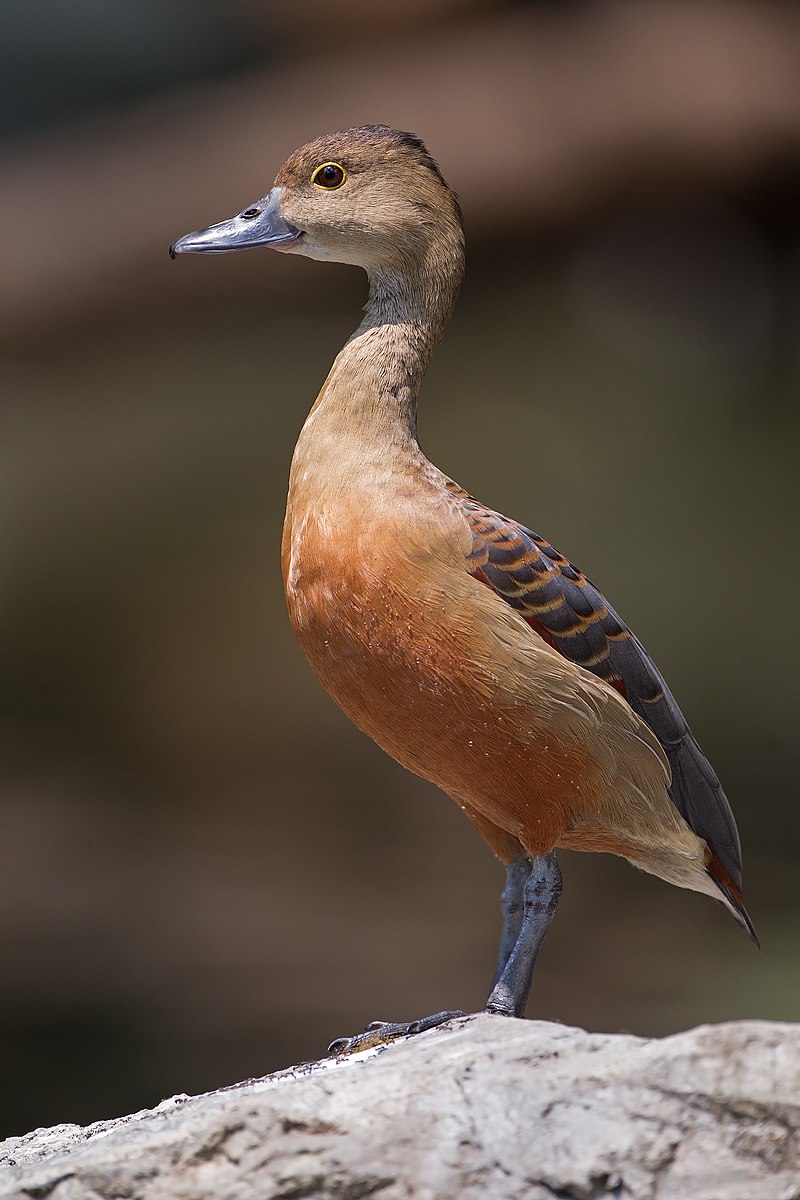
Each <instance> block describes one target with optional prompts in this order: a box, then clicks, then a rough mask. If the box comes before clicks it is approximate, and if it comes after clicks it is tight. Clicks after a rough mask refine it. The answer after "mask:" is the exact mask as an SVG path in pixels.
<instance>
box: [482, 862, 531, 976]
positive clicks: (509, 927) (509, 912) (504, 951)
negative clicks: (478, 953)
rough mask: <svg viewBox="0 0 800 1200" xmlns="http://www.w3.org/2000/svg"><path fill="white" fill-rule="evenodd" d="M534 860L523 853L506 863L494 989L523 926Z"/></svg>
mask: <svg viewBox="0 0 800 1200" xmlns="http://www.w3.org/2000/svg"><path fill="white" fill-rule="evenodd" d="M532 865H533V864H532V860H531V857H530V855H528V854H523V855H521V857H520V858H515V859H514V861H513V862H510V863H506V883H505V887H504V888H503V890H502V892H501V893H500V910H501V912H502V914H503V932H502V934H501V935H500V950H499V952H498V955H497V966H496V967H495V971H494V976H493V978H492V987H491V989H490V990H493V989H494V986H495V984H496V983H497V981H498V979H499V978H500V976H501V975H502V974H503V971H504V970H505V966H506V963H507V962H508V960H509V959H510V958H511V954H512V951H513V949H514V947H515V946H516V944H517V939H518V938H519V931H520V929H521V927H522V914H523V909H524V889H525V884H526V882H527V879H528V876H529V875H530V873H531V867H532Z"/></svg>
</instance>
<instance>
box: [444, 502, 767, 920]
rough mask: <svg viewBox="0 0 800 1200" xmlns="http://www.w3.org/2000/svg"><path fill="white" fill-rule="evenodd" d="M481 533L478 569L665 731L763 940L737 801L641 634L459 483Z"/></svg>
mask: <svg viewBox="0 0 800 1200" xmlns="http://www.w3.org/2000/svg"><path fill="white" fill-rule="evenodd" d="M451 490H452V492H453V493H454V495H456V496H457V498H458V500H459V502H460V506H461V510H462V512H463V513H464V516H465V517H466V519H467V522H468V523H469V526H470V529H471V531H472V537H473V549H472V555H471V569H472V573H473V574H474V575H475V576H476V577H477V578H479V579H480V580H481V581H482V582H484V583H486V584H488V585H489V586H490V587H491V588H493V589H494V591H495V592H497V594H498V595H499V596H501V597H502V598H503V599H504V600H505V601H506V602H507V603H508V604H510V605H511V607H512V608H514V609H516V610H517V612H518V613H519V614H520V616H522V617H523V618H524V619H525V620H526V621H527V622H528V623H529V624H530V625H531V626H532V628H533V629H535V630H536V632H537V633H539V634H540V636H542V637H543V638H544V639H545V640H546V641H547V642H548V643H549V644H550V645H551V646H553V647H554V648H555V649H557V650H558V651H559V652H560V653H561V654H563V655H564V657H565V658H568V659H570V660H571V661H572V662H574V663H577V664H578V665H579V666H581V667H584V668H585V669H586V670H587V671H591V672H592V674H594V675H598V676H599V677H600V678H601V679H604V680H606V682H608V683H609V684H611V685H612V686H613V687H615V688H617V690H618V691H619V692H620V693H621V694H622V696H623V697H624V698H625V699H626V700H627V702H628V704H630V706H631V708H632V709H633V711H634V712H635V713H636V714H637V715H638V716H639V717H641V718H642V720H643V721H644V722H645V723H646V724H647V725H649V727H650V729H652V731H653V733H654V734H655V735H656V737H657V738H658V740H659V742H660V743H661V745H662V747H663V748H664V752H665V754H666V756H667V759H668V760H669V765H670V768H671V770H672V784H671V786H670V796H671V798H672V801H673V803H674V804H675V807H676V808H677V809H678V811H679V812H680V814H681V815H682V816H683V818H684V820H685V821H686V822H687V824H688V825H689V826H690V827H691V829H693V830H694V832H695V833H696V834H698V836H699V837H701V838H703V840H704V841H705V842H706V844H707V846H708V848H709V851H710V853H711V858H710V860H709V863H708V871H709V874H710V875H711V876H712V878H713V879H714V881H715V883H716V884H717V885H718V887H719V888H720V890H721V891H722V892H723V893H724V894H725V896H726V897H727V898H728V900H729V901H730V902H731V904H733V906H734V908H735V909H736V910H737V912H738V913H739V914H740V916H741V918H742V921H743V923H744V925H745V926H746V928H747V930H748V932H749V933H750V935H751V937H752V938H753V940H754V941H757V938H756V935H755V931H754V929H753V925H752V922H751V921H750V918H749V916H748V914H747V911H746V909H745V907H744V903H743V901H742V896H741V887H742V856H741V846H740V843H739V834H738V831H737V829H736V822H735V820H734V817H733V813H732V812H731V807H730V805H729V803H728V800H727V798H726V796H725V793H724V792H723V790H722V786H721V784H720V782H719V779H718V778H717V776H716V774H715V773H714V770H713V768H712V767H711V764H710V763H709V762H708V759H707V758H706V757H705V755H704V754H703V752H702V750H701V749H700V747H699V745H698V744H697V741H696V739H695V737H694V735H693V734H692V732H691V730H690V729H689V726H688V725H687V723H686V720H685V718H684V716H683V714H682V712H681V710H680V709H679V708H678V705H677V702H676V701H675V698H674V696H673V695H672V693H671V692H670V690H669V688H668V687H667V685H666V683H665V681H664V678H663V676H662V675H661V674H660V672H659V671H658V669H657V667H656V666H655V664H654V662H653V660H652V659H651V658H650V655H649V654H648V653H647V651H646V650H645V648H644V646H643V645H642V643H641V642H640V641H639V639H638V638H637V637H636V636H635V635H634V634H633V633H632V632H631V630H630V629H629V628H628V627H627V625H625V623H624V622H623V621H622V620H621V618H620V617H619V615H618V614H617V613H616V612H615V611H614V609H613V608H612V607H611V605H610V604H609V603H608V601H607V600H606V599H605V598H604V597H603V595H602V594H601V593H600V592H599V591H598V590H597V588H596V587H595V586H594V584H592V583H591V581H590V580H589V579H587V578H586V576H585V575H584V574H583V572H581V571H579V570H578V569H577V567H575V566H573V565H572V563H570V562H568V561H567V559H566V558H564V556H563V555H562V554H559V552H558V551H557V550H556V549H554V547H553V546H551V545H550V543H549V542H546V541H545V540H544V538H540V537H538V536H537V535H536V534H535V533H533V532H532V531H531V530H530V529H526V528H525V527H524V526H523V525H519V524H518V523H517V522H516V521H510V520H509V519H508V518H507V517H504V516H502V515H501V514H500V513H496V512H493V511H492V510H491V509H487V508H484V507H483V505H481V504H479V503H478V501H476V500H474V499H473V498H472V497H471V496H469V495H468V494H467V493H466V492H462V491H461V489H460V488H457V486H456V485H455V484H454V485H452V489H451Z"/></svg>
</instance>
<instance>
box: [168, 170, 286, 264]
mask: <svg viewBox="0 0 800 1200" xmlns="http://www.w3.org/2000/svg"><path fill="white" fill-rule="evenodd" d="M281 192H282V188H277V187H276V188H273V189H272V191H271V192H270V193H269V194H268V195H266V196H264V197H263V199H261V200H257V201H256V203H255V204H253V205H251V207H250V208H246V209H245V210H244V211H243V212H241V213H239V215H238V216H236V217H231V218H230V220H228V221H220V222H219V224H218V225H209V226H208V228H207V229H198V230H196V231H195V232H194V233H187V234H186V235H185V236H184V237H182V238H178V240H177V242H173V243H172V245H171V246H170V248H169V256H170V258H175V257H177V255H178V254H229V253H230V252H231V251H233V250H247V249H249V248H250V247H251V246H272V247H274V248H276V249H277V248H279V247H281V246H284V247H288V246H291V245H293V244H294V243H295V242H297V241H299V240H300V238H301V237H302V236H303V235H302V233H301V232H300V230H299V229H295V227H294V225H290V224H289V222H288V221H286V220H284V218H283V217H282V216H281Z"/></svg>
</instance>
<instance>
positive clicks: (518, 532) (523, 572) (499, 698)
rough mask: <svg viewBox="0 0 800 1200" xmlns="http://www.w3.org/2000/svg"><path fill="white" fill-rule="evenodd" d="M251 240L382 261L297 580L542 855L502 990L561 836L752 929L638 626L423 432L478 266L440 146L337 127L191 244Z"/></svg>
mask: <svg viewBox="0 0 800 1200" xmlns="http://www.w3.org/2000/svg"><path fill="white" fill-rule="evenodd" d="M249 244H272V245H274V246H275V247H276V248H279V249H282V250H284V251H285V252H290V253H300V254H305V255H307V256H310V257H312V258H319V259H326V258H329V259H335V260H337V261H341V262H348V263H353V264H356V265H359V266H361V267H363V268H364V269H365V270H366V271H367V274H368V276H369V281H370V295H369V301H368V303H367V306H366V310H365V317H364V320H363V321H362V323H361V325H360V326H359V328H358V329H357V330H356V332H355V333H354V334H353V336H352V337H351V338H350V339H349V341H348V342H347V344H346V345H345V346H344V348H343V349H342V351H341V353H340V354H339V355H338V357H337V359H336V361H335V362H334V364H333V367H332V369H331V371H330V374H329V375H328V378H327V379H326V380H325V383H324V384H323V386H322V389H321V391H320V393H319V396H318V397H317V400H316V403H315V404H314V406H313V408H312V410H311V412H310V414H309V416H308V419H307V421H306V423H305V425H304V427H303V430H302V432H301V434H300V437H299V440H298V443H297V447H296V450H295V454H294V458H293V461H292V468H291V475H290V482H289V497H288V503H287V510H286V521H285V526H284V534H283V549H282V559H283V573H284V580H285V586H286V599H287V604H288V608H289V615H290V619H291V622H292V625H293V627H294V630H295V633H296V635H297V638H298V641H299V642H300V645H301V646H302V648H303V650H304V652H305V654H306V656H307V657H308V659H309V662H310V663H311V665H312V667H313V668H314V670H315V671H316V673H317V675H318V676H319V678H320V680H321V682H322V683H323V685H324V686H325V687H326V688H327V690H328V691H329V692H330V694H331V695H332V696H333V697H334V698H335V699H336V701H337V702H338V703H339V704H340V705H341V707H342V708H343V709H344V711H345V712H346V713H347V714H348V715H349V716H350V717H351V719H352V720H353V721H354V722H355V723H356V725H358V726H359V728H360V729H363V730H364V731H365V732H366V733H368V734H369V735H370V736H371V737H372V738H374V740H375V741H376V742H377V743H378V744H379V745H381V746H382V747H383V748H384V749H385V750H386V751H387V752H388V753H389V754H391V755H392V756H393V757H394V758H396V759H397V760H398V762H400V763H402V764H403V765H404V766H405V767H407V768H408V769H409V770H411V771H413V772H415V773H416V774H418V775H421V776H422V777H423V778H425V779H428V780H431V781H432V782H433V783H435V784H437V785H438V786H439V787H440V788H441V789H442V790H443V791H444V792H446V793H447V794H448V795H449V796H451V797H452V798H453V799H454V800H455V801H456V802H457V803H458V804H459V805H461V807H462V808H463V809H464V811H465V812H466V814H467V816H468V817H469V818H470V819H471V820H472V821H473V823H474V824H475V826H476V827H477V829H478V830H479V832H480V833H481V834H482V836H483V837H484V838H485V839H486V840H487V842H488V843H489V844H490V846H491V847H492V849H493V850H494V852H495V853H496V854H497V855H498V856H499V857H500V858H501V859H502V860H503V861H504V862H505V863H506V864H509V880H510V881H513V880H515V879H517V874H515V872H516V871H517V867H515V866H514V864H520V863H522V864H523V868H522V874H523V875H524V876H525V878H526V879H527V881H528V882H527V883H526V884H525V887H524V888H522V885H519V886H518V885H517V883H513V886H512V883H511V882H510V883H509V889H510V891H509V889H507V895H510V894H511V893H513V896H514V897H516V899H513V897H512V900H513V902H511V901H509V903H508V904H507V905H506V929H505V933H504V950H501V958H500V962H499V964H498V975H497V977H496V980H499V983H498V982H496V985H495V988H494V991H493V992H492V996H491V997H490V1003H489V1007H490V1008H492V1009H494V1010H495V1011H519V1010H520V1005H522V1006H523V1007H524V995H523V994H522V993H523V992H524V994H525V995H527V986H526V979H525V978H523V976H526V978H527V985H528V986H529V983H530V978H529V974H530V969H532V966H533V960H534V959H535V955H536V951H537V950H538V945H539V944H540V942H541V937H542V936H543V933H544V929H546V927H547V920H549V915H550V914H551V912H552V909H553V908H554V906H555V900H556V899H557V895H558V890H559V889H560V884H557V883H556V882H555V878H556V874H557V866H556V865H555V860H554V859H553V858H552V852H553V850H554V848H555V847H559V846H564V847H569V848H570V849H576V850H590V851H607V852H610V853H612V854H618V855H622V856H623V857H625V858H627V859H629V860H630V861H631V862H633V863H634V864H635V865H636V866H639V867H641V868H643V869H644V870H646V871H649V872H652V873H653V874H656V875H659V876H661V878H663V879H666V880H668V881H669V882H671V883H675V884H678V885H679V886H681V887H688V888H693V889H694V890H696V891H702V892H706V893H708V894H709V895H712V896H716V897H717V898H718V899H721V900H722V901H723V902H724V903H725V904H726V905H727V906H728V907H729V908H730V909H731V911H732V912H733V913H734V915H735V916H736V917H737V918H738V919H739V920H740V921H741V922H742V923H743V924H744V925H745V927H746V928H747V929H748V930H749V931H750V932H751V933H752V925H751V924H750V920H749V917H748V916H747V913H746V910H745V909H744V905H743V903H742V899H741V890H740V889H741V868H740V851H739V842H738V837H737V834H736V826H735V823H734V821H733V817H732V814H731V812H730V808H729V806H728V803H727V801H726V799H725V796H724V793H723V792H722V789H721V787H720V785H719V781H718V780H717V779H716V776H715V775H714V773H713V771H712V770H711V768H710V766H709V765H708V763H707V761H706V759H705V758H704V757H703V755H702V753H701V752H700V750H699V747H698V746H697V743H696V741H695V740H694V738H693V737H692V735H691V733H690V732H689V730H688V727H687V726H686V722H685V721H684V719H683V717H682V715H681V713H680V710H679V709H678V707H677V704H676V703H675V701H674V699H673V697H672V696H671V694H670V693H669V690H668V688H667V687H666V684H665V683H664V681H663V679H662V677H661V676H660V675H659V673H658V671H657V670H656V668H655V667H654V665H653V664H652V661H651V660H650V659H649V657H648V656H647V654H646V652H645V651H644V649H643V647H642V646H641V644H640V643H639V642H638V641H637V640H636V638H635V637H634V636H633V635H632V634H631V632H630V630H628V629H627V627H626V626H625V625H624V624H623V622H622V621H621V620H620V618H619V617H618V616H617V614H616V613H615V612H614V610H613V609H612V608H611V607H610V605H608V603H607V602H606V601H605V600H604V598H603V597H602V596H601V595H600V593H599V592H598V591H597V589H596V588H594V587H593V585H592V584H591V583H590V582H589V581H588V580H587V579H585V577H584V576H583V575H582V574H581V573H580V572H579V571H577V570H576V568H574V567H573V566H572V565H571V564H570V563H569V562H568V561H567V560H566V559H565V558H564V557H563V556H562V555H560V554H559V553H558V552H557V551H555V550H554V549H553V548H552V547H551V546H549V544H548V543H547V542H545V541H544V540H543V539H541V538H538V537H537V536H536V535H535V534H533V533H532V532H531V531H530V530H528V529H525V528H524V527H523V526H520V525H518V524H517V523H516V522H513V521H509V520H507V519H506V518H504V517H502V516H501V515H500V514H498V513H495V512H493V511H492V510H491V509H486V508H484V507H483V506H482V505H481V504H479V502H478V501H476V500H474V499H473V498H472V497H470V496H468V495H467V494H466V493H465V492H463V491H462V490H461V489H460V488H459V487H458V486H457V485H456V484H454V483H453V482H452V480H449V479H447V478H446V477H445V476H444V475H443V474H442V473H441V472H440V471H439V470H437V468H436V467H434V466H433V465H432V464H431V463H430V462H428V460H427V459H426V458H425V456H424V455H423V453H422V451H421V449H420V447H419V444H418V442H417V436H416V402H417V394H418V391H419V386H420V383H421V380H422V377H423V375H424V372H425V369H426V367H427V365H428V361H429V359H430V356H431V353H432V351H433V349H434V347H435V345H436V343H437V342H438V341H439V339H440V337H441V335H442V333H443V331H444V329H445V326H446V324H447V322H448V320H449V318H450V315H451V311H452V307H453V304H454V301H455V297H456V294H457V292H458V288H459V286H460V283H461V278H462V274H463V233H462V225H461V214H460V210H459V206H458V202H457V200H456V198H455V196H454V194H453V193H452V192H451V191H450V189H449V188H448V186H447V184H446V183H445V182H444V180H443V178H442V176H441V174H440V172H439V169H438V167H437V166H436V164H435V163H434V162H433V160H432V159H431V157H430V155H429V154H428V152H427V150H426V149H425V147H424V146H423V144H422V143H421V142H420V141H419V140H418V139H417V138H415V137H413V136H412V135H411V134H406V133H399V132H397V131H394V130H389V129H385V128H383V127H381V126H366V127H363V128H360V129H354V130H347V131H345V132H343V133H338V134H333V135H330V136H325V137H321V138H318V139H316V140H315V141H313V142H311V143H309V144H308V145H307V146H304V147H302V148H301V149H300V150H298V151H296V152H295V153H294V154H293V155H292V156H291V157H290V158H289V159H288V160H287V162H286V163H285V164H284V166H283V167H282V168H281V170H280V172H279V174H278V176H277V178H276V181H275V187H274V188H273V190H272V192H270V193H269V195H268V196H266V197H265V198H264V199H263V200H261V201H259V202H258V203H257V204H256V205H254V206H253V207H252V208H251V209H248V210H245V212H244V213H243V214H242V215H241V216H240V217H237V218H233V219H232V220H231V221H228V222H223V223H221V224H220V225H219V226H212V227H211V228H210V229H208V230H202V231H200V232H199V233H198V234H190V235H188V236H187V237H186V238H183V239H181V240H180V241H179V242H178V243H176V245H175V247H174V248H173V250H174V252H175V253H181V252H185V251H203V250H207V251H222V250H226V249H239V248H241V247H242V246H244V245H249ZM540 863H544V864H545V867H542V870H543V871H544V873H545V875H546V879H547V882H546V885H545V884H544V883H542V882H541V879H540V881H539V883H537V884H536V886H534V884H533V882H532V881H533V880H534V878H535V877H536V878H538V876H537V871H538V870H539V866H538V865H537V864H540ZM517 873H518V872H517ZM542 878H544V876H542ZM515 889H516V890H515ZM537 889H538V890H537ZM545 892H547V895H548V896H550V899H549V900H548V905H549V907H548V908H547V913H546V914H545V915H543V912H544V910H543V908H542V905H541V904H539V906H538V908H537V903H538V901H536V897H537V896H539V897H541V895H543V894H544V893H545ZM523 893H524V895H523ZM523 910H524V915H523V916H522V917H521V916H520V913H521V912H523ZM537 914H538V915H537ZM534 926H535V930H534ZM520 930H521V932H520ZM526 930H527V932H526ZM531 930H534V933H531ZM523 942H525V944H526V946H527V950H525V947H524V946H523V944H522V943H523ZM534 943H535V945H534ZM512 945H513V947H514V951H513V953H512V952H511V950H510V949H509V947H510V946H512ZM531 947H533V948H532V949H531ZM523 951H524V953H523ZM526 955H527V957H526ZM523 958H525V965H524V967H523V966H520V965H519V962H521V961H522V959H523ZM518 960H519V962H518ZM515 963H516V964H517V965H516V966H515ZM526 973H527V975H526ZM504 981H505V982H504ZM509 981H510V982H509ZM506 985H508V986H506ZM504 987H506V992H503V988H504ZM509 989H510V991H509ZM501 993H502V994H501ZM506 993H508V994H510V995H511V996H512V999H511V1000H510V1001H509V1000H508V997H507V995H506ZM398 1028H401V1027H398ZM402 1028H405V1027H402Z"/></svg>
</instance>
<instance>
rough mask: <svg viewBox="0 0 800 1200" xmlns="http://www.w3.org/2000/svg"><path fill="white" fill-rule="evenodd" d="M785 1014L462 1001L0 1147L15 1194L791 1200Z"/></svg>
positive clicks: (798, 1054)
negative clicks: (703, 1021)
mask: <svg viewBox="0 0 800 1200" xmlns="http://www.w3.org/2000/svg"><path fill="white" fill-rule="evenodd" d="M799 1129H800V1026H794V1025H780V1024H774V1023H772V1022H767V1021H743V1022H737V1023H733V1024H728V1025H718V1026H704V1027H701V1028H699V1029H694V1030H691V1031H690V1032H688V1033H682V1034H678V1035H677V1036H674V1037H669V1038H665V1039H663V1040H649V1039H644V1038H638V1037H631V1036H625V1035H614V1036H611V1035H603V1034H589V1033H585V1032H584V1031H583V1030H580V1029H570V1028H567V1027H566V1026H562V1025H554V1024H548V1023H545V1022H540V1021H515V1020H510V1019H508V1018H504V1017H492V1016H488V1015H479V1016H473V1017H466V1018H463V1019H461V1020H458V1021H454V1022H452V1023H451V1024H449V1025H446V1026H443V1027H441V1028H439V1029H435V1030H432V1031H430V1032H429V1033H423V1034H418V1035H417V1036H415V1037H412V1038H407V1039H403V1040H401V1041H398V1042H394V1043H392V1044H390V1045H388V1046H383V1047H379V1048H377V1049H371V1050H365V1051H362V1052H361V1053H360V1054H357V1055H354V1056H352V1057H351V1058H347V1059H338V1060H326V1061H323V1062H318V1063H311V1064H306V1065H304V1066H300V1067H296V1068H293V1069H290V1070H287V1071H281V1072H279V1073H278V1074H276V1075H271V1076H267V1077H266V1078H264V1079H256V1080H249V1081H248V1082H246V1083H243V1084H239V1085H236V1086H234V1087H230V1088H225V1089H222V1090H221V1091H218V1092H211V1093H209V1094H207V1095H204V1096H196V1097H192V1098H190V1097H188V1096H176V1097H174V1098H173V1099H172V1100H166V1101H164V1102H163V1103H162V1104H159V1105H158V1107H157V1108H155V1109H152V1110H151V1111H146V1112H140V1113H135V1114H134V1115H133V1116H128V1117H122V1118H120V1119H119V1120H112V1121H101V1122H98V1123H97V1124H95V1125H90V1126H88V1127H87V1128H81V1127H79V1126H76V1125H60V1126H57V1127H55V1128H54V1129H46V1130H37V1131H36V1132H34V1133H30V1134H28V1135H26V1136H25V1137H21V1138H10V1139H9V1140H8V1141H6V1142H4V1143H0V1168H2V1169H0V1196H1V1197H4V1198H5V1197H19V1198H20V1200H22V1198H24V1200H111V1198H112V1197H113V1198H114V1200H119V1198H121V1197H125V1198H126V1200H203V1198H205V1197H213V1198H214V1200H303V1198H305V1197H309V1198H313V1200H366V1198H368V1197H373V1196H375V1197H380V1200H401V1198H404V1200H405V1198H411V1197H413V1198H414V1200H451V1198H452V1200H478V1198H488V1200H517V1198H520V1200H522V1198H523V1197H524V1200H555V1198H558V1200H606V1198H608V1200H612V1198H614V1200H631V1198H633V1200H728V1198H730V1200H800V1137H799V1136H798V1130H799Z"/></svg>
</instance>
